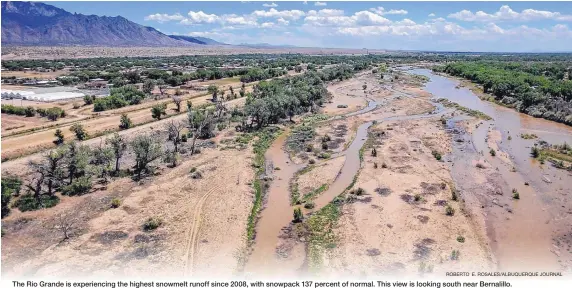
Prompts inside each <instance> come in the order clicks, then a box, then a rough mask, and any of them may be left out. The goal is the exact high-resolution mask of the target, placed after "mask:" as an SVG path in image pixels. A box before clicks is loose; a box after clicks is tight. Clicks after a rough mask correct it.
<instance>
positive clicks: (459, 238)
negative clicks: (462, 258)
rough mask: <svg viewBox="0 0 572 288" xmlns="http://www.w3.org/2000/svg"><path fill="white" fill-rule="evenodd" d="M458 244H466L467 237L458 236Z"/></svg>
mask: <svg viewBox="0 0 572 288" xmlns="http://www.w3.org/2000/svg"><path fill="white" fill-rule="evenodd" d="M457 242H459V243H465V237H463V236H461V235H459V236H457Z"/></svg>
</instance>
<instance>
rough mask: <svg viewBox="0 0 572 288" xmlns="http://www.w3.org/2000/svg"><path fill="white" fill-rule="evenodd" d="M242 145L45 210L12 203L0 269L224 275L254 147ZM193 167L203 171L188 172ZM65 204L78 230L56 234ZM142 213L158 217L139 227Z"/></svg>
mask: <svg viewBox="0 0 572 288" xmlns="http://www.w3.org/2000/svg"><path fill="white" fill-rule="evenodd" d="M247 151H248V152H247V153H245V151H237V150H232V149H228V150H224V151H219V150H218V149H204V150H203V152H202V153H201V154H198V155H196V156H193V157H192V158H191V159H190V160H188V161H185V162H183V163H182V164H181V165H180V166H178V167H176V168H174V169H168V168H163V169H160V170H159V171H160V175H158V176H154V177H153V178H150V179H146V180H144V181H143V182H142V183H141V184H140V185H138V183H136V182H133V181H132V180H130V179H127V178H124V179H120V180H117V181H114V182H112V183H111V184H110V185H109V186H108V187H107V190H105V191H98V192H95V193H92V194H88V195H85V196H81V197H65V196H62V203H60V204H59V205H58V206H56V207H54V208H51V209H48V210H41V211H35V212H27V213H19V212H17V211H16V210H14V211H15V212H14V213H12V214H11V215H10V216H8V217H7V218H5V219H3V221H2V222H3V227H4V229H5V231H6V235H5V236H4V237H3V238H2V241H3V245H2V266H3V267H2V268H3V273H5V275H7V274H12V273H13V274H15V275H29V276H31V275H36V276H39V275H50V276H57V275H61V276H63V275H67V276H72V275H73V276H80V275H82V274H88V275H98V274H104V275H109V274H111V275H119V276H121V275H129V276H134V275H140V276H141V275H149V273H153V274H160V275H165V276H169V275H172V276H181V275H183V274H188V273H189V272H194V273H193V275H201V274H205V275H206V274H208V275H210V276H212V275H217V276H221V277H230V276H231V275H232V273H233V272H234V271H235V268H236V267H237V260H238V259H237V257H236V256H237V253H238V252H239V251H241V249H243V248H244V241H243V240H245V239H246V236H245V231H246V227H245V226H246V223H247V221H246V218H247V217H248V214H249V211H250V209H251V203H252V199H253V196H252V187H251V185H250V183H251V181H252V179H253V169H252V168H251V167H250V165H251V163H252V157H253V155H252V153H251V150H250V149H248V150H247ZM192 167H196V168H197V170H198V171H200V172H201V173H202V176H203V177H202V179H193V178H191V177H190V175H191V173H190V172H189V171H190V169H191V168H192ZM221 179H225V181H221ZM113 197H117V198H119V199H121V201H122V205H121V206H120V207H119V208H117V209H111V208H110V206H109V205H110V204H109V203H110V200H111V199H112V198H113ZM63 212H65V213H67V215H73V216H74V218H73V219H78V222H77V225H76V226H77V227H76V229H75V233H76V235H75V236H74V237H72V238H71V239H70V240H68V241H64V242H60V240H61V239H62V238H61V237H62V236H61V234H59V231H57V230H54V229H51V227H53V225H54V219H53V217H54V215H58V214H59V213H63ZM148 217H159V218H160V219H162V220H163V223H164V224H163V225H162V226H161V227H160V228H158V229H157V230H155V231H153V232H144V231H142V228H141V225H142V224H143V222H144V221H145V220H146V219H147V218H148ZM183 270H187V271H183Z"/></svg>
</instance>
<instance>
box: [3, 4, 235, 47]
mask: <svg viewBox="0 0 572 288" xmlns="http://www.w3.org/2000/svg"><path fill="white" fill-rule="evenodd" d="M2 45H26V46H33V45H35V46H40V45H41V46H74V45H76V46H156V47H158V46H161V47H172V46H196V45H226V44H224V43H220V42H217V41H215V40H212V39H209V38H204V37H191V36H178V35H166V34H164V33H161V32H160V31H158V30H156V29H155V28H152V27H147V26H143V25H139V24H137V23H134V22H132V21H129V20H127V19H125V18H124V17H121V16H116V17H107V16H96V15H83V14H77V13H70V12H68V11H65V10H63V9H60V8H57V7H55V6H52V5H47V4H44V3H40V2H11V1H6V2H2Z"/></svg>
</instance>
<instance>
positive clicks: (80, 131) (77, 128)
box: [70, 123, 88, 141]
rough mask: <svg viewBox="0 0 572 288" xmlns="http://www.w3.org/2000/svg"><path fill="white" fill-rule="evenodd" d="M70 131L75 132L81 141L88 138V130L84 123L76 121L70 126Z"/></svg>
mask: <svg viewBox="0 0 572 288" xmlns="http://www.w3.org/2000/svg"><path fill="white" fill-rule="evenodd" d="M70 131H71V132H73V133H74V134H75V138H76V139H77V140H79V141H83V140H85V139H87V138H88V134H87V131H85V129H84V128H83V125H81V124H79V123H74V124H73V125H72V126H71V127H70Z"/></svg>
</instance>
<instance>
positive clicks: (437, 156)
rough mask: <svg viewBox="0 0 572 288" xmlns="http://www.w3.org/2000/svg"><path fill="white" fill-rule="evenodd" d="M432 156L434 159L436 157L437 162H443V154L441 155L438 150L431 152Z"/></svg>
mask: <svg viewBox="0 0 572 288" xmlns="http://www.w3.org/2000/svg"><path fill="white" fill-rule="evenodd" d="M431 155H433V157H435V159H437V161H441V153H439V152H438V151H436V150H433V151H431Z"/></svg>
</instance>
